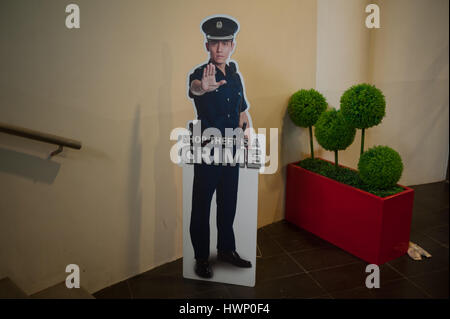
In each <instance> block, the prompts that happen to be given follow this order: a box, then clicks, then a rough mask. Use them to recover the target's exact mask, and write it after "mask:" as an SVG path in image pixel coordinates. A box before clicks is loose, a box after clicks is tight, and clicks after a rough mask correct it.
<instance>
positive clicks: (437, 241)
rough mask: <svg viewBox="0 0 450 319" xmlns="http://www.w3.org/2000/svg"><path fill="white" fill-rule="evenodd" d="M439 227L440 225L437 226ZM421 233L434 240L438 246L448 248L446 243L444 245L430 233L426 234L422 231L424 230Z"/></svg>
mask: <svg viewBox="0 0 450 319" xmlns="http://www.w3.org/2000/svg"><path fill="white" fill-rule="evenodd" d="M447 226H448V225H447ZM439 227H441V226H439ZM422 235H424V236H425V237H428V238H429V239H431V240H432V241H434V242H435V243H437V244H439V245H440V246H442V247H444V248H447V249H448V245H445V244H444V243H441V242H440V241H439V240H437V239H435V238H433V237H431V236H430V235H428V234H426V233H424V232H422Z"/></svg>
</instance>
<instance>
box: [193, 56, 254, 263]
mask: <svg viewBox="0 0 450 319" xmlns="http://www.w3.org/2000/svg"><path fill="white" fill-rule="evenodd" d="M206 65H207V64H204V65H202V66H201V67H199V68H197V69H196V70H195V71H194V72H193V73H192V74H191V75H190V77H189V86H190V84H191V83H192V81H193V80H201V79H202V75H203V69H204V68H205V67H206ZM225 73H226V74H223V73H222V71H221V70H219V69H218V68H216V81H217V82H219V81H221V80H226V84H224V85H221V86H220V87H218V88H217V89H216V90H214V91H212V92H207V93H205V94H203V95H201V96H196V95H193V94H192V93H191V92H190V91H189V97H191V98H193V99H194V103H195V108H196V110H197V119H199V120H201V126H202V132H203V131H204V130H205V129H206V128H208V127H214V128H217V129H219V130H220V131H221V133H222V136H225V128H231V129H233V130H234V129H236V128H237V127H238V126H239V117H240V112H243V111H245V110H246V109H247V102H246V101H245V98H244V92H243V86H242V81H241V78H240V76H239V74H238V73H237V72H236V67H235V65H234V64H233V63H232V62H231V63H230V65H226V67H225ZM238 180H239V165H238V164H236V165H235V166H231V165H222V164H219V165H214V164H211V165H208V164H206V163H201V164H194V184H193V192H192V213H191V222H190V235H191V240H192V245H193V247H194V252H195V258H196V259H208V257H209V246H210V230H209V221H210V208H211V200H212V196H213V194H214V192H216V202H217V217H216V219H217V249H218V250H220V251H235V250H236V245H235V237H234V232H233V222H234V217H235V214H236V203H237V191H238Z"/></svg>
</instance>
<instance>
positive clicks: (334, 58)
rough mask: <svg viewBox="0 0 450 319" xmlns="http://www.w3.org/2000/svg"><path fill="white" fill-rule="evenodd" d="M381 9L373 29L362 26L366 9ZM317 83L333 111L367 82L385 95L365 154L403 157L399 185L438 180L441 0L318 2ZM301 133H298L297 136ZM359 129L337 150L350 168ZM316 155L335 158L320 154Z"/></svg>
mask: <svg viewBox="0 0 450 319" xmlns="http://www.w3.org/2000/svg"><path fill="white" fill-rule="evenodd" d="M369 3H376V4H378V5H379V6H380V23H381V28H380V29H367V28H365V18H366V16H367V15H368V14H367V13H365V10H364V9H365V6H366V4H369ZM317 14H318V18H317V23H318V27H317V77H316V83H317V84H316V86H317V89H318V90H319V91H321V92H322V93H324V95H325V96H326V98H327V100H328V102H329V104H330V105H331V106H333V107H336V108H339V99H340V96H341V95H342V93H343V92H344V91H345V90H346V89H347V88H349V87H350V86H351V85H353V84H357V83H361V82H369V83H372V84H375V85H376V86H377V87H378V88H380V89H381V90H382V91H383V93H384V95H385V97H386V116H385V118H384V119H383V121H382V123H381V124H380V125H378V126H376V127H373V128H370V129H368V130H366V136H365V149H367V148H369V147H372V146H375V145H388V146H390V147H392V148H394V149H395V150H397V151H398V152H399V153H400V155H401V156H402V160H403V164H404V170H403V175H402V177H401V179H400V183H401V184H403V185H416V184H424V183H431V182H437V181H442V180H444V179H445V175H446V171H447V162H448V154H449V153H448V152H449V140H448V131H449V127H448V111H449V104H448V103H449V97H448V85H449V83H448V72H449V71H448V54H449V51H448V0H432V1H426V0H395V1H384V0H380V1H366V0H365V1H360V0H319V1H318V10H317ZM306 133H307V132H306V131H305V132H304V134H306ZM360 143H361V131H360V130H358V131H357V135H356V138H355V141H354V142H353V144H352V145H351V146H350V147H349V148H348V149H347V150H345V151H341V152H339V157H340V161H341V163H343V164H345V165H348V166H351V167H354V168H356V167H357V164H358V160H359V152H360ZM318 154H319V155H320V156H323V157H324V158H327V159H329V160H334V156H333V153H331V152H328V151H325V150H323V149H320V150H319V151H318Z"/></svg>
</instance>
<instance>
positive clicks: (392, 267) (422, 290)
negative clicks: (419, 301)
mask: <svg viewBox="0 0 450 319" xmlns="http://www.w3.org/2000/svg"><path fill="white" fill-rule="evenodd" d="M386 265H387V266H388V267H390V268H391V269H392V270H393V271H395V272H397V273H398V274H399V275H400V276H402V277H403V278H404V279H406V280H407V281H409V282H410V283H411V284H412V285H413V286H415V287H416V288H418V289H419V291H421V292H423V293H425V295H427V296H428V297H430V298H433V296H432V295H430V294H429V293H428V292H426V291H425V290H424V289H423V288H422V287H420V286H418V285H417V284H416V283H415V282H414V281H412V280H411V279H409V278H408V277H406V275H405V274H403V273H401V272H400V271H399V270H397V269H396V268H395V267H394V266H392V265H391V264H389V263H386Z"/></svg>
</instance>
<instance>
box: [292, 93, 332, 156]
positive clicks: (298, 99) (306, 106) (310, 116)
mask: <svg viewBox="0 0 450 319" xmlns="http://www.w3.org/2000/svg"><path fill="white" fill-rule="evenodd" d="M326 108H327V101H326V99H325V97H324V96H323V95H322V94H320V93H319V92H317V91H316V90H314V89H310V90H305V89H302V90H300V91H297V92H295V93H294V94H293V95H292V96H291V98H290V99H289V104H288V114H289V117H290V118H291V120H292V122H294V124H295V125H297V126H300V127H309V143H310V146H311V158H313V159H314V148H313V140H312V126H313V125H314V124H316V122H317V120H318V118H319V116H320V114H322V112H324V111H325V110H326Z"/></svg>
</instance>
